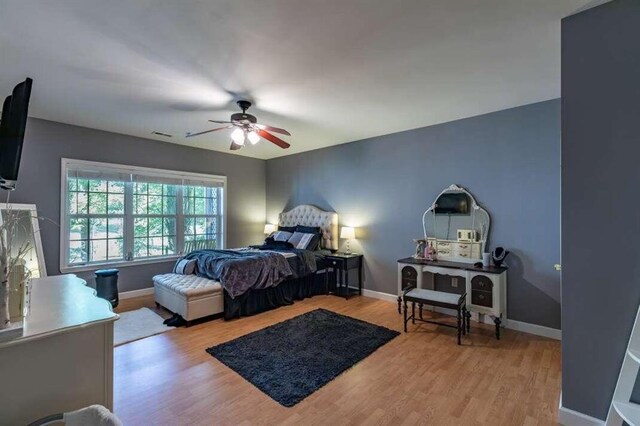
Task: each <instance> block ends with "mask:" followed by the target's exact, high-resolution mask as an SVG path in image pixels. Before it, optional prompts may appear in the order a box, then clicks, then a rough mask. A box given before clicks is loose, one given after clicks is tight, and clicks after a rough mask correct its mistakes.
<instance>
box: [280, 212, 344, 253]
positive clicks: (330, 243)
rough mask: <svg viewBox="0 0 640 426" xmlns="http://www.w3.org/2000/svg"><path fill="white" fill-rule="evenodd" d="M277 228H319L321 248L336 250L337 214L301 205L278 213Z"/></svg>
mask: <svg viewBox="0 0 640 426" xmlns="http://www.w3.org/2000/svg"><path fill="white" fill-rule="evenodd" d="M278 225H279V226H296V225H302V226H319V227H320V229H322V243H321V247H322V248H325V249H329V250H338V213H336V212H327V211H324V210H320V209H319V208H317V207H316V206H312V205H310V204H302V205H299V206H296V207H294V208H292V209H291V210H289V211H288V212H282V213H280V216H279V217H278Z"/></svg>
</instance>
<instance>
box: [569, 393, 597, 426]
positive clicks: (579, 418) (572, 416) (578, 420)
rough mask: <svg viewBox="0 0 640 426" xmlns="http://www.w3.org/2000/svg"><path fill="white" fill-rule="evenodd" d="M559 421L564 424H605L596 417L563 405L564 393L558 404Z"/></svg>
mask: <svg viewBox="0 0 640 426" xmlns="http://www.w3.org/2000/svg"><path fill="white" fill-rule="evenodd" d="M558 423H560V424H561V425H563V426H603V425H604V423H605V422H604V421H603V420H600V419H596V418H595V417H591V416H587V415H586V414H582V413H580V412H579V411H574V410H571V409H570V408H565V407H563V406H562V393H561V394H560V403H559V404H558Z"/></svg>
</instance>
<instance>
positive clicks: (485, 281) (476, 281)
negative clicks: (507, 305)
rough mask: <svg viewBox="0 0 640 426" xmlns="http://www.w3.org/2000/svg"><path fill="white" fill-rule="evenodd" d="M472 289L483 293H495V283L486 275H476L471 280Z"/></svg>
mask: <svg viewBox="0 0 640 426" xmlns="http://www.w3.org/2000/svg"><path fill="white" fill-rule="evenodd" d="M471 289H473V290H482V291H493V281H491V280H490V279H489V278H487V277H485V276H484V275H476V276H475V277H473V278H471Z"/></svg>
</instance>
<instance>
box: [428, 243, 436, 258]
mask: <svg viewBox="0 0 640 426" xmlns="http://www.w3.org/2000/svg"><path fill="white" fill-rule="evenodd" d="M429 251H430V256H429V257H430V258H431V260H433V261H436V260H438V251H437V250H436V248H435V247H434V246H433V242H432V243H431V245H430V246H429Z"/></svg>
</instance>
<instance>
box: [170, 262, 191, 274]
mask: <svg viewBox="0 0 640 426" xmlns="http://www.w3.org/2000/svg"><path fill="white" fill-rule="evenodd" d="M173 273H174V274H181V275H191V274H195V273H196V260H195V259H179V260H178V261H177V262H176V266H174V267H173Z"/></svg>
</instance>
